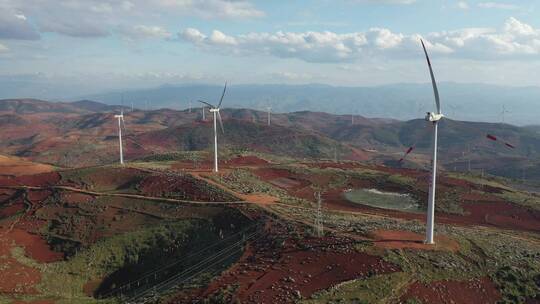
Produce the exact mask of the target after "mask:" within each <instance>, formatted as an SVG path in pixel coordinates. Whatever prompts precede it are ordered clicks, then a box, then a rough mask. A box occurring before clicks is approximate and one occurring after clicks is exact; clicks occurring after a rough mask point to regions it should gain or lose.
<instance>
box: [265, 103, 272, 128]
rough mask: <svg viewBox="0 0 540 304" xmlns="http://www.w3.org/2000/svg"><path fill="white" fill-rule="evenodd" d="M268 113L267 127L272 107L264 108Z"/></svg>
mask: <svg viewBox="0 0 540 304" xmlns="http://www.w3.org/2000/svg"><path fill="white" fill-rule="evenodd" d="M266 110H267V113H268V125H270V115H271V114H272V107H266Z"/></svg>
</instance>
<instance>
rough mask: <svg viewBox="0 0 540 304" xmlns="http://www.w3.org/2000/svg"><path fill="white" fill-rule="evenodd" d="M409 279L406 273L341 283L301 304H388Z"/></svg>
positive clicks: (396, 296) (397, 295)
mask: <svg viewBox="0 0 540 304" xmlns="http://www.w3.org/2000/svg"><path fill="white" fill-rule="evenodd" d="M409 282H410V277H409V275H408V274H407V273H404V272H396V273H392V274H385V275H377V276H374V277H370V278H368V279H365V280H354V281H349V282H344V283H341V284H339V285H337V286H334V287H332V288H330V289H329V290H325V291H322V292H319V293H316V294H314V295H313V296H312V297H311V299H309V300H304V301H301V302H300V303H302V304H323V303H324V304H333V303H357V304H363V303H365V304H368V303H369V304H371V303H388V301H389V300H391V299H396V298H398V297H399V295H400V293H401V291H402V289H403V288H404V287H406V286H407V285H408V283H409Z"/></svg>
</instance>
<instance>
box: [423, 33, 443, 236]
mask: <svg viewBox="0 0 540 304" xmlns="http://www.w3.org/2000/svg"><path fill="white" fill-rule="evenodd" d="M420 42H421V43H422V48H423V49H424V54H425V55H426V60H427V63H428V66H429V74H430V76H431V83H432V84H433V93H434V95H435V104H436V106H437V113H433V112H427V115H426V120H427V121H429V122H432V123H433V156H432V159H431V181H430V184H429V197H428V210H427V223H426V224H427V227H426V228H427V229H426V241H425V242H426V244H434V241H433V228H434V225H435V186H436V183H437V139H438V134H437V132H438V124H439V120H441V119H442V118H443V117H444V115H443V114H442V112H441V103H440V99H439V89H438V88H437V83H436V82H435V76H434V75H433V68H432V67H431V61H430V60H429V56H428V53H427V50H426V46H425V45H424V41H423V40H420Z"/></svg>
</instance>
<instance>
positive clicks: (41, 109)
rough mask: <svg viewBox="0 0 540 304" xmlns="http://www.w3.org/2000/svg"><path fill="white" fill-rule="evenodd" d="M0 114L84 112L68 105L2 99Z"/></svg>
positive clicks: (0, 101)
mask: <svg viewBox="0 0 540 304" xmlns="http://www.w3.org/2000/svg"><path fill="white" fill-rule="evenodd" d="M0 112H7V113H13V114H35V113H84V112H86V110H85V109H81V108H78V107H76V106H74V105H71V104H69V103H60V102H49V101H44V100H39V99H3V100H0Z"/></svg>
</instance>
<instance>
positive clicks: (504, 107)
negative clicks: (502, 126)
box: [501, 104, 510, 123]
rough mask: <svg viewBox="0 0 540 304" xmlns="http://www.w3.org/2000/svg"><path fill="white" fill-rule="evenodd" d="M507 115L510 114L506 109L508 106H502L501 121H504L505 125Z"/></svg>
mask: <svg viewBox="0 0 540 304" xmlns="http://www.w3.org/2000/svg"><path fill="white" fill-rule="evenodd" d="M507 113H510V111H508V110H507V109H506V106H505V105H504V104H503V105H502V111H501V119H502V123H504V115H505V114H507Z"/></svg>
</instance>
